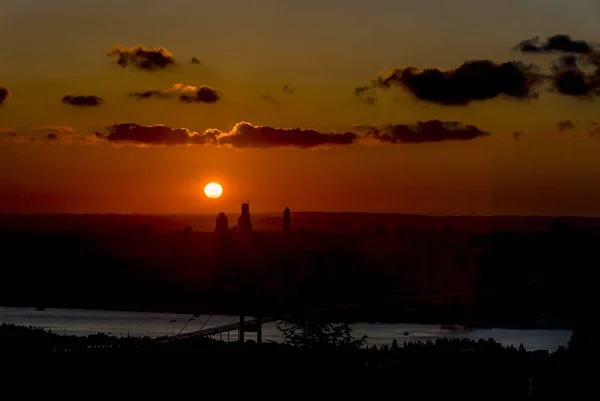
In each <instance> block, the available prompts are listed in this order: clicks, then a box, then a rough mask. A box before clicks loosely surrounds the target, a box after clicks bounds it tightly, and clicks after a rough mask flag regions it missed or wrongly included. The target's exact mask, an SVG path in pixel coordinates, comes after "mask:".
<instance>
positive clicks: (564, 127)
mask: <svg viewBox="0 0 600 401" xmlns="http://www.w3.org/2000/svg"><path fill="white" fill-rule="evenodd" d="M556 126H557V127H558V130H559V131H560V132H565V131H569V130H573V129H575V123H574V122H573V121H571V120H564V121H559V122H558V124H556Z"/></svg>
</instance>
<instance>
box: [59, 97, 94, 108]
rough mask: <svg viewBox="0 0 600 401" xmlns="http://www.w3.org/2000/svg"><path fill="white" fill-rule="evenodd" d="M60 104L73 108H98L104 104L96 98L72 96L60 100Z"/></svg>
mask: <svg viewBox="0 0 600 401" xmlns="http://www.w3.org/2000/svg"><path fill="white" fill-rule="evenodd" d="M62 102H63V103H65V104H70V105H73V106H99V105H101V104H102V103H104V100H103V99H101V98H99V97H98V96H93V95H90V96H72V95H66V96H64V97H63V98H62Z"/></svg>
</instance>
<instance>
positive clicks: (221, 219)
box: [215, 212, 229, 233]
mask: <svg viewBox="0 0 600 401" xmlns="http://www.w3.org/2000/svg"><path fill="white" fill-rule="evenodd" d="M228 231H229V219H228V218H227V215H226V214H225V213H223V212H221V213H219V215H218V216H217V223H216V225H215V232H216V233H226V232H228Z"/></svg>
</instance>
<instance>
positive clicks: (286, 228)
mask: <svg viewBox="0 0 600 401" xmlns="http://www.w3.org/2000/svg"><path fill="white" fill-rule="evenodd" d="M283 232H284V233H289V232H290V208H289V207H286V208H285V210H284V211H283Z"/></svg>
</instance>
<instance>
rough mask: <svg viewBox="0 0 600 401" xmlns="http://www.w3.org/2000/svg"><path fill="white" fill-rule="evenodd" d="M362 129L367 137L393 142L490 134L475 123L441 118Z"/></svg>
mask: <svg viewBox="0 0 600 401" xmlns="http://www.w3.org/2000/svg"><path fill="white" fill-rule="evenodd" d="M362 129H363V130H366V137H372V138H375V139H377V140H379V141H381V142H384V143H391V144H400V143H426V142H442V141H468V140H472V139H476V138H481V137H485V136H488V135H489V133H488V132H485V131H482V130H480V129H479V128H477V127H475V126H474V125H465V124H463V123H461V122H457V121H440V120H430V121H419V122H417V123H416V124H414V125H406V124H395V125H392V124H390V125H387V126H385V127H382V128H377V127H362Z"/></svg>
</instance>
